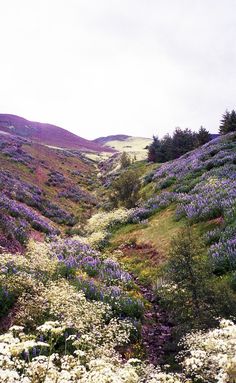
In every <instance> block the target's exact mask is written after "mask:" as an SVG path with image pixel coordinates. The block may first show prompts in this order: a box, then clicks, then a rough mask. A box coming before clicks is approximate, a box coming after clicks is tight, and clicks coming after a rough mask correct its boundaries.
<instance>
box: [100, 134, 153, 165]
mask: <svg viewBox="0 0 236 383" xmlns="http://www.w3.org/2000/svg"><path fill="white" fill-rule="evenodd" d="M151 142H152V140H151V138H143V137H128V138H127V139H125V140H122V141H120V140H115V141H108V142H107V143H106V145H108V146H110V147H112V148H113V149H116V150H118V151H119V152H127V153H129V154H130V156H131V158H133V157H136V159H137V160H144V159H146V158H147V149H145V148H146V146H148V145H150V144H151Z"/></svg>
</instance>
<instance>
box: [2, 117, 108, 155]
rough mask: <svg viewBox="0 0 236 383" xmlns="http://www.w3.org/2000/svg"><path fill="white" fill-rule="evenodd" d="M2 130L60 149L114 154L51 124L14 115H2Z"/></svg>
mask: <svg viewBox="0 0 236 383" xmlns="http://www.w3.org/2000/svg"><path fill="white" fill-rule="evenodd" d="M0 130H1V131H3V132H6V133H11V134H14V135H17V136H20V137H23V138H27V139H29V140H33V141H35V142H38V143H40V144H44V145H49V146H54V147H58V148H67V149H77V150H83V151H93V152H112V151H114V150H112V149H110V148H107V147H104V148H103V147H102V146H101V145H99V144H98V143H96V142H93V141H89V140H86V139H84V138H81V137H79V136H77V135H76V134H73V133H71V132H69V131H68V130H65V129H62V128H60V127H58V126H55V125H51V124H44V123H40V122H32V121H28V120H26V119H24V118H22V117H19V116H15V115H12V114H0Z"/></svg>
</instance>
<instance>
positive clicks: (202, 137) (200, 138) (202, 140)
mask: <svg viewBox="0 0 236 383" xmlns="http://www.w3.org/2000/svg"><path fill="white" fill-rule="evenodd" d="M210 140H211V135H210V133H209V132H208V130H206V129H205V128H203V126H201V127H200V129H199V131H198V133H197V144H198V145H197V146H201V145H204V144H206V143H207V142H208V141H210Z"/></svg>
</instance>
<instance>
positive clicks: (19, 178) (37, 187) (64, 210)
mask: <svg viewBox="0 0 236 383" xmlns="http://www.w3.org/2000/svg"><path fill="white" fill-rule="evenodd" d="M94 178H95V167H94V165H93V164H92V163H91V162H90V161H88V160H86V159H84V158H83V156H82V155H81V153H77V152H72V151H64V150H55V149H51V148H48V147H45V146H43V145H39V144H35V143H32V142H31V141H30V140H27V139H25V138H21V137H18V136H14V135H11V134H1V133H0V192H1V197H0V246H1V247H2V248H8V249H10V250H11V251H17V250H21V249H22V246H24V245H25V243H26V242H27V240H28V238H29V237H31V236H35V235H36V237H37V232H39V233H46V234H56V233H59V232H60V231H62V232H63V231H64V228H70V227H72V226H73V225H75V224H76V223H77V222H78V221H80V220H81V219H82V220H83V219H84V218H86V217H87V216H88V215H90V210H91V209H93V207H94V206H95V205H96V203H97V200H96V196H95V194H94V192H93V189H94V184H93V179H94ZM41 237H42V235H41Z"/></svg>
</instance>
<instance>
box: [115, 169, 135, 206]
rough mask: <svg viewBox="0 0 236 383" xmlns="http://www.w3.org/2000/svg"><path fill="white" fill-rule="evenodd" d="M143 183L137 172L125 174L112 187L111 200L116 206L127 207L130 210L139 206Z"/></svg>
mask: <svg viewBox="0 0 236 383" xmlns="http://www.w3.org/2000/svg"><path fill="white" fill-rule="evenodd" d="M140 188H141V182H140V179H139V174H138V173H137V172H136V171H135V170H127V171H125V172H123V173H122V174H121V175H120V176H119V178H118V179H116V180H114V181H113V183H112V185H111V194H110V200H111V201H112V202H113V204H114V206H118V205H121V206H125V207H126V208H128V209H130V208H132V207H134V206H135V205H136V204H137V201H138V199H139V191H140Z"/></svg>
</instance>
